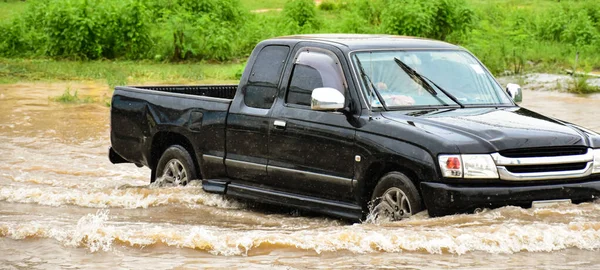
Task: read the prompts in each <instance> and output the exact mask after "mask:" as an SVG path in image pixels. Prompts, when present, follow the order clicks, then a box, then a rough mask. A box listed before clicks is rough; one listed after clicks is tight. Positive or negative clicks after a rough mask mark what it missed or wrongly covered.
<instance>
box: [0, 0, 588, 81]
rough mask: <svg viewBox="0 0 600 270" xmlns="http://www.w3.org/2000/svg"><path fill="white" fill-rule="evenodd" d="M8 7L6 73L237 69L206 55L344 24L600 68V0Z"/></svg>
mask: <svg viewBox="0 0 600 270" xmlns="http://www.w3.org/2000/svg"><path fill="white" fill-rule="evenodd" d="M279 8H282V9H283V10H282V11H281V12H279V11H272V12H264V13H257V12H251V11H252V10H256V9H279ZM0 9H2V10H9V12H4V13H2V14H1V15H0V57H4V59H0V75H4V76H3V77H0V78H2V79H0V81H14V80H16V79H25V80H37V79H43V78H55V79H73V78H84V79H87V78H92V79H102V80H106V81H107V83H108V84H109V85H115V84H121V83H123V82H130V81H131V79H129V77H135V78H137V77H140V78H143V80H149V81H151V80H154V79H156V80H157V81H163V80H165V81H169V82H181V81H182V80H183V81H194V80H198V79H199V78H215V79H219V80H221V79H227V80H228V79H235V78H236V77H237V76H239V73H240V72H239V70H240V68H241V66H242V65H241V64H225V65H224V67H221V66H220V65H218V64H206V63H231V62H234V63H235V62H243V61H244V59H245V58H247V56H248V55H249V54H250V53H251V50H252V48H253V47H254V45H255V44H256V43H257V42H259V41H261V40H263V39H266V38H270V37H275V36H281V35H290V34H300V33H340V32H341V33H387V34H399V35H415V36H421V37H427V38H433V39H439V40H445V41H448V42H451V43H454V44H458V45H461V46H463V47H465V48H467V49H469V50H470V51H472V52H473V53H474V54H475V55H477V56H478V57H479V58H480V59H481V60H482V61H483V62H484V64H486V66H487V67H488V68H489V69H490V70H491V71H492V72H494V73H495V74H503V73H505V72H509V73H515V74H520V73H525V72H532V71H550V72H556V71H560V70H562V69H563V68H572V67H573V66H574V61H575V54H576V53H577V52H579V60H578V67H580V68H581V69H586V70H600V5H598V4H597V0H562V1H557V0H489V1H488V0H430V1H420V0H323V1H321V4H320V5H319V6H318V7H317V5H315V3H314V2H313V1H312V0H244V1H241V0H172V1H171V0H146V1H142V0H123V1H120V0H104V1H91V0H30V1H29V0H28V1H26V2H22V1H11V0H8V1H6V0H5V2H0ZM20 59H33V60H20ZM48 59H53V60H48ZM89 60H95V61H89ZM140 60H142V61H140ZM131 61H136V62H131ZM198 62H200V63H201V64H198ZM32 63H34V64H32ZM169 63H170V64H169ZM88 66H89V67H88ZM200 67H201V68H200ZM51 68H54V69H53V70H50V69H51ZM46 69H49V70H46ZM69 69H74V71H69ZM211 69H216V70H217V71H211ZM88 70H89V71H88ZM140 72H141V73H142V74H146V73H148V74H150V75H139V73H140ZM176 73H179V74H176ZM212 76H216V77H212Z"/></svg>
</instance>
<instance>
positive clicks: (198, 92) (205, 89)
mask: <svg viewBox="0 0 600 270" xmlns="http://www.w3.org/2000/svg"><path fill="white" fill-rule="evenodd" d="M131 87H134V88H139V89H147V90H154V91H161V92H170V93H179V94H188V95H195V96H206V97H214V98H226V99H233V97H234V96H235V92H236V91H237V87H238V86H237V84H229V85H177V86H169V85H166V86H131Z"/></svg>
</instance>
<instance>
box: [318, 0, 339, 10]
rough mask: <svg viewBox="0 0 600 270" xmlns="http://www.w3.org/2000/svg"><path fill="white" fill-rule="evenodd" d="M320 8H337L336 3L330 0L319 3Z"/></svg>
mask: <svg viewBox="0 0 600 270" xmlns="http://www.w3.org/2000/svg"><path fill="white" fill-rule="evenodd" d="M319 9H320V10H325V11H332V10H335V9H337V4H336V3H335V2H334V1H332V0H324V1H322V2H321V4H319Z"/></svg>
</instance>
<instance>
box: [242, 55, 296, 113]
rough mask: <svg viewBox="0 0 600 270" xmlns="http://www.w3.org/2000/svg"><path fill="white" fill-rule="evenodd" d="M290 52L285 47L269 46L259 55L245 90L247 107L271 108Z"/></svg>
mask: <svg viewBox="0 0 600 270" xmlns="http://www.w3.org/2000/svg"><path fill="white" fill-rule="evenodd" d="M289 51H290V48H289V47H288V46H285V45H268V46H265V47H264V48H262V50H261V51H260V52H259V53H258V56H257V58H256V61H255V62H254V65H253V66H252V70H251V72H250V77H249V78H248V83H247V85H246V88H245V94H244V104H245V105H246V106H248V107H253V108H260V109H269V108H271V106H272V105H273V101H274V100H275V96H276V95H277V86H278V84H279V81H280V79H281V72H282V70H283V67H284V66H285V60H286V58H287V56H288V53H289Z"/></svg>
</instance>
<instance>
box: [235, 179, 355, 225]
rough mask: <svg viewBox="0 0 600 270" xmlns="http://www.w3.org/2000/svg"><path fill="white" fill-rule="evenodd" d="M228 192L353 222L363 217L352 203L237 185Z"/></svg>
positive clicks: (236, 195)
mask: <svg viewBox="0 0 600 270" xmlns="http://www.w3.org/2000/svg"><path fill="white" fill-rule="evenodd" d="M226 192H227V195H228V196H233V197H239V198H244V199H251V200H256V201H260V202H265V203H271V204H278V205H284V206H292V207H297V208H302V209H305V210H309V211H313V212H319V213H324V214H328V215H333V216H338V217H342V218H346V219H351V220H360V219H361V218H362V217H363V211H362V208H361V207H360V206H358V205H355V204H351V203H345V202H339V201H332V200H326V199H321V198H316V197H310V196H304V195H298V194H292V193H287V192H282V191H275V190H267V189H262V188H258V187H251V186H246V185H240V184H236V183H230V184H228V185H227V191H226Z"/></svg>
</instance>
